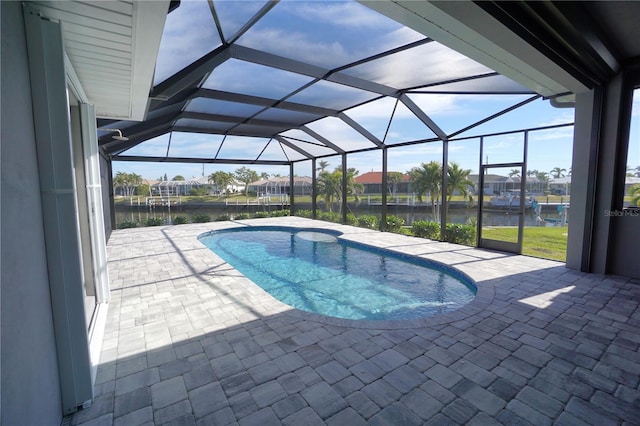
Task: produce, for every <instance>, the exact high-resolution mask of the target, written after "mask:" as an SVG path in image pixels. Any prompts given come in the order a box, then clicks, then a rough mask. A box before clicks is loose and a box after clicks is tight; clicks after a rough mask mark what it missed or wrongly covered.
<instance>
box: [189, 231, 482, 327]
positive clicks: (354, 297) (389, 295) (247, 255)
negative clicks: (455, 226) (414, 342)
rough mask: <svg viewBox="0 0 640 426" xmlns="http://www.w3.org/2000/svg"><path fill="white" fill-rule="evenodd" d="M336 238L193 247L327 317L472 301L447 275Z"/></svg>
mask: <svg viewBox="0 0 640 426" xmlns="http://www.w3.org/2000/svg"><path fill="white" fill-rule="evenodd" d="M338 235H339V233H331V232H329V231H320V230H314V229H297V228H286V227H252V228H240V229H230V230H223V231H213V232H210V233H207V234H204V235H202V236H201V237H200V241H201V242H202V243H203V244H204V245H206V246H207V247H208V248H209V249H211V250H212V251H213V252H214V253H216V254H217V255H218V256H220V257H221V258H222V259H224V260H225V261H226V262H228V263H229V264H230V265H231V266H233V267H234V268H236V269H237V270H238V271H240V272H241V273H242V274H243V275H245V276H246V277H247V278H249V279H251V280H252V281H253V282H254V283H256V284H257V285H259V286H260V287H262V288H263V289H264V290H265V291H267V292H268V293H270V294H271V295H272V296H273V297H275V298H276V299H278V300H280V301H282V302H284V303H286V304H287V305H290V306H292V307H295V308H297V309H301V310H304V311H308V312H314V313H318V314H322V315H328V316H331V317H336V318H347V319H369V320H400V319H414V318H422V317H427V316H432V315H437V314H441V313H445V312H450V311H453V310H455V309H458V308H460V307H461V306H463V305H465V304H467V303H469V302H470V301H471V300H473V298H474V297H475V293H476V287H475V285H474V284H473V282H472V281H471V279H469V278H468V277H466V276H464V275H463V274H461V273H459V272H457V271H455V270H453V269H451V268H448V267H446V266H444V265H440V264H438V263H435V262H429V261H426V260H424V259H416V258H411V257H408V256H407V257H405V256H401V255H397V254H394V253H391V252H389V251H386V250H382V249H376V248H371V247H369V246H364V245H359V244H354V243H350V242H346V241H342V240H340V239H338V238H337V236H338Z"/></svg>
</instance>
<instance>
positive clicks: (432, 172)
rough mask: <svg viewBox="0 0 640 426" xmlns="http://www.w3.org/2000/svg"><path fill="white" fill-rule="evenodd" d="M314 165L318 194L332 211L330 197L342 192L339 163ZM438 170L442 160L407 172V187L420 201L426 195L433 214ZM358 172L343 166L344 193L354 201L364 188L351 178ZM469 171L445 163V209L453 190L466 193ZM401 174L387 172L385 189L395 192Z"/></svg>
mask: <svg viewBox="0 0 640 426" xmlns="http://www.w3.org/2000/svg"><path fill="white" fill-rule="evenodd" d="M318 166H319V167H318V170H319V174H318V195H319V196H321V197H323V199H324V202H325V205H326V206H327V208H328V209H329V211H332V205H333V203H334V201H335V200H341V199H342V195H343V192H342V191H343V190H342V165H341V164H340V165H338V167H336V168H335V169H334V170H333V171H328V170H327V168H328V166H329V164H328V163H327V162H326V161H319V162H318ZM442 173H443V168H442V164H440V163H439V162H437V161H431V162H429V163H422V164H420V166H418V167H414V168H412V169H411V170H409V171H408V172H407V174H408V175H409V180H410V182H411V187H412V189H413V191H414V192H415V194H416V196H417V197H418V201H420V202H422V200H423V197H425V196H427V195H429V199H430V202H431V207H432V211H433V214H434V218H437V217H439V211H438V209H439V200H440V199H441V196H442ZM358 174H359V172H358V171H357V170H356V169H354V168H348V169H347V176H346V191H347V194H346V195H347V196H353V197H354V199H355V202H356V204H357V203H359V202H360V194H362V193H363V192H364V186H363V185H362V184H360V183H358V182H356V180H355V178H356V176H358ZM470 174H471V170H470V169H463V168H462V167H460V165H459V164H458V163H456V162H451V163H449V165H448V167H447V189H446V191H447V192H446V203H445V206H444V208H445V211H447V210H448V207H449V203H450V202H451V199H452V198H453V195H454V194H455V193H458V194H460V195H462V196H463V197H468V196H469V189H470V188H472V187H473V186H474V183H473V182H472V181H470V180H469V175H470ZM403 176H404V175H403V174H402V173H400V172H388V173H387V185H388V186H389V188H388V190H389V192H391V193H392V194H395V191H396V188H397V184H398V183H400V182H401V181H402V179H403ZM340 204H341V203H340Z"/></svg>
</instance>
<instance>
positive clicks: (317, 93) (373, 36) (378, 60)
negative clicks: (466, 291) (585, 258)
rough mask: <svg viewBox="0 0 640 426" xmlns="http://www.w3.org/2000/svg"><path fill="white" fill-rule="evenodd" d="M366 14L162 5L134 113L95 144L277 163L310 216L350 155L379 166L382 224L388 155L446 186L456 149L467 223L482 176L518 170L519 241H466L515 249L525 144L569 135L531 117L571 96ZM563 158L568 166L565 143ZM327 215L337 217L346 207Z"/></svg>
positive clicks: (333, 8) (174, 156)
mask: <svg viewBox="0 0 640 426" xmlns="http://www.w3.org/2000/svg"><path fill="white" fill-rule="evenodd" d="M376 7H379V5H376V2H371V3H370V2H353V1H346V2H299V1H282V2H277V1H268V2H260V1H238V2H235V1H182V2H179V3H178V2H173V3H172V10H171V12H170V13H169V15H168V16H167V20H166V24H165V28H164V32H163V36H162V41H161V44H160V50H159V54H158V58H157V63H156V69H155V76H154V83H153V84H154V86H153V88H152V90H151V93H150V96H149V102H148V114H147V116H146V119H145V120H144V121H141V122H135V121H117V120H112V119H107V118H101V119H99V120H98V136H99V146H100V148H101V149H102V151H103V152H104V153H105V154H106V155H108V156H109V158H110V159H111V160H112V161H114V162H119V161H128V162H167V163H197V164H227V165H228V164H232V165H239V167H240V166H251V165H256V166H281V167H284V168H285V170H286V168H288V174H289V177H290V179H291V183H290V185H289V187H293V186H294V185H293V178H294V176H309V177H311V179H312V185H311V187H312V197H311V204H312V205H311V211H312V212H313V213H312V214H313V217H314V218H315V216H316V212H317V209H318V205H317V203H318V185H317V180H318V179H317V178H318V171H319V170H321V168H322V167H321V165H322V166H323V167H324V165H326V164H328V163H330V164H331V167H337V169H338V170H341V171H342V173H341V176H342V181H341V183H340V185H341V186H342V188H341V189H342V190H341V191H339V193H340V194H341V200H337V201H338V203H340V204H341V206H346V205H347V197H348V193H349V191H348V189H347V184H348V182H347V179H348V175H349V170H350V167H351V166H350V164H351V163H352V161H353V160H354V159H356V158H357V159H359V160H360V163H363V162H364V163H366V164H367V165H370V168H371V171H374V170H375V171H381V172H382V173H381V182H380V184H381V188H382V189H383V190H382V193H381V194H380V197H381V199H380V211H379V213H380V215H381V217H382V220H381V221H380V223H381V228H382V230H384V226H385V223H386V220H385V218H386V217H387V215H388V214H389V212H388V209H389V208H390V207H389V206H391V205H393V204H394V203H395V202H397V203H396V204H398V203H401V202H408V201H407V200H402V201H400V200H399V198H398V197H396V198H395V199H394V193H393V182H388V181H387V180H388V179H389V176H391V174H390V173H389V172H402V173H404V172H406V170H402V168H401V165H400V163H399V161H398V160H397V159H398V158H400V157H411V158H412V159H413V161H414V162H415V165H416V166H417V165H418V164H428V163H430V162H437V163H440V164H441V165H442V168H441V169H440V171H439V175H438V178H439V185H440V188H448V184H449V182H448V179H449V178H450V177H451V176H454V175H452V174H451V173H450V171H449V169H448V168H449V167H451V166H452V165H453V167H457V166H458V163H459V162H461V159H462V155H464V156H465V158H466V159H468V158H469V157H472V158H473V164H474V166H475V167H468V168H469V169H471V168H473V169H474V173H475V175H476V178H475V188H476V189H475V190H474V192H475V195H476V198H475V199H476V200H477V203H478V206H476V208H477V210H476V211H477V218H478V221H479V222H482V220H483V215H482V209H483V200H484V199H485V197H484V195H499V194H494V193H491V194H483V193H482V191H483V190H486V188H489V186H490V183H489V182H484V179H485V177H486V178H489V177H490V176H496V175H500V176H506V175H507V173H511V177H513V175H514V174H517V178H518V185H517V186H514V188H517V190H518V192H517V194H515V196H514V197H513V198H510V203H513V211H510V213H511V214H512V216H511V217H512V223H510V224H511V225H514V226H518V227H519V229H520V231H519V237H518V238H517V239H516V240H513V241H500V242H499V244H497V245H496V244H493V245H492V243H491V242H490V241H489V240H490V239H491V238H488V237H486V236H482V235H480V234H478V242H480V241H484V242H485V244H484V245H485V246H488V247H494V248H501V249H505V250H513V251H520V249H521V245H522V227H523V225H524V220H525V214H524V212H525V209H526V208H527V207H530V206H528V205H527V204H526V203H527V201H526V199H527V197H528V196H529V195H528V194H527V193H526V192H525V188H526V187H527V184H526V180H527V176H531V174H530V173H529V174H528V173H527V169H528V168H527V161H526V160H527V153H528V152H529V151H531V150H535V149H536V148H535V147H534V144H535V143H536V138H537V139H539V140H540V141H541V143H543V142H542V141H544V140H545V139H547V138H545V135H547V134H548V133H550V132H556V131H563V132H565V134H567V132H568V137H569V138H571V134H572V130H573V128H572V121H573V110H571V109H565V110H563V111H564V112H568V113H565V114H564V115H563V117H564V118H565V119H564V120H558V119H554V120H550V121H546V122H545V121H544V120H542V123H541V122H540V121H541V120H535V118H536V116H537V115H538V114H540V111H541V109H546V110H549V109H553V108H554V107H552V106H551V105H550V104H551V103H554V104H555V105H556V106H558V105H564V106H569V107H572V104H571V96H570V95H568V94H567V93H556V92H553V91H552V90H548V89H544V88H542V89H541V90H539V91H538V92H539V93H536V92H533V91H532V90H531V89H529V88H527V87H525V86H524V85H522V84H520V83H518V82H516V81H513V80H511V79H509V78H507V77H505V76H503V75H501V74H499V73H497V72H495V71H494V70H492V69H490V68H487V67H486V66H484V65H481V64H479V63H478V62H476V61H474V60H472V59H470V58H468V57H466V56H464V55H462V54H460V53H458V52H456V51H454V50H452V49H450V48H448V47H446V46H445V45H443V44H440V43H438V42H436V41H434V40H432V39H431V38H429V35H428V34H422V33H419V32H417V31H415V30H413V29H411V28H409V27H406V26H404V25H401V24H399V23H397V22H396V21H394V20H392V19H391V18H389V17H387V16H385V15H383V14H380V13H378V12H377V11H376V10H374V9H375V8H376ZM113 72H118V70H117V66H115V68H114V70H113ZM114 90H117V89H114ZM485 99H491V102H490V103H486V104H485V103H484V101H483V100H485ZM472 106H474V107H473V108H472ZM452 116H453V118H451V117H452ZM512 116H514V117H516V118H515V119H510V118H507V119H506V120H504V119H503V120H502V124H500V125H493V124H492V123H494V122H498V121H499V120H500V119H502V118H505V117H512ZM522 123H524V125H522ZM514 126H517V127H514ZM118 131H120V132H121V133H122V135H124V138H122V137H119V136H120V135H119V133H118ZM114 136H118V137H114ZM124 139H126V140H124ZM507 142H508V143H507ZM501 147H502V148H501ZM505 147H507V148H505ZM542 149H544V150H545V151H546V152H545V153H546V154H548V153H551V152H553V147H546V148H542ZM545 153H543V154H545ZM566 157H567V158H568V159H569V161H570V157H571V150H570V147H569V149H568V150H567V152H566ZM569 164H570V163H569ZM564 169H565V170H566V169H569V167H565V168H564ZM514 170H515V171H516V172H517V173H516V172H514ZM363 171H369V170H363ZM547 171H548V170H547ZM467 174H468V173H467ZM456 185H457V183H456ZM459 188H460V187H459V186H458V187H457V189H456V190H455V191H449V190H441V191H439V192H434V191H432V192H431V193H430V197H431V198H432V200H431V201H432V206H445V205H446V204H447V197H449V198H451V195H452V194H453V193H456V194H458V192H459V191H458V190H459ZM456 191H458V192H456ZM463 192H464V191H463ZM294 195H295V194H292V196H291V200H290V203H291V204H290V205H291V212H292V214H293V212H295V209H296V202H295V196H294ZM434 198H436V199H434ZM394 200H395V201H394ZM513 200H516V201H513ZM449 201H450V200H449ZM484 208H485V209H486V208H488V207H487V206H484ZM339 211H340V213H341V215H342V221H343V223H344V221H345V220H346V217H347V212H348V209H347V208H346V207H341V208H339ZM448 215H449V216H450V215H451V212H450V211H447V209H446V208H440V209H438V212H437V215H436V214H435V208H434V219H435V220H436V221H439V222H440V223H441V225H442V226H441V239H444V238H445V225H446V223H448V222H449V221H450V219H449V218H448ZM479 225H480V223H479ZM478 229H479V231H478V232H480V229H481V226H478Z"/></svg>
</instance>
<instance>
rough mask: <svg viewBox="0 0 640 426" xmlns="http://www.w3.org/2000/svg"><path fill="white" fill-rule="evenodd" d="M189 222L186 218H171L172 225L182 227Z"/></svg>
mask: <svg viewBox="0 0 640 426" xmlns="http://www.w3.org/2000/svg"><path fill="white" fill-rule="evenodd" d="M188 222H189V221H188V220H187V217H186V216H176V217H174V218H173V224H174V225H184V224H185V223H188Z"/></svg>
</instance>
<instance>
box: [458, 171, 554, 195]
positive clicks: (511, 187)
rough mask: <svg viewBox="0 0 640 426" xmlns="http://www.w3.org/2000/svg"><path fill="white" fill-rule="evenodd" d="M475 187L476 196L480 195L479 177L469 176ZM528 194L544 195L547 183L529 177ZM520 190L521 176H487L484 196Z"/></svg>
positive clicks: (527, 182)
mask: <svg viewBox="0 0 640 426" xmlns="http://www.w3.org/2000/svg"><path fill="white" fill-rule="evenodd" d="M468 179H469V180H470V181H471V182H473V185H474V188H475V189H474V191H475V194H478V192H479V190H480V187H479V185H478V182H479V176H478V175H477V174H472V175H469V178H468ZM526 185H527V186H526V188H525V190H526V192H527V193H529V194H533V195H539V194H542V193H543V192H544V191H545V182H543V181H541V180H540V179H538V178H537V177H535V176H527V179H526ZM519 189H520V176H512V177H509V176H501V175H494V174H487V175H485V176H484V194H485V195H500V194H503V193H505V192H509V191H516V190H519Z"/></svg>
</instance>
